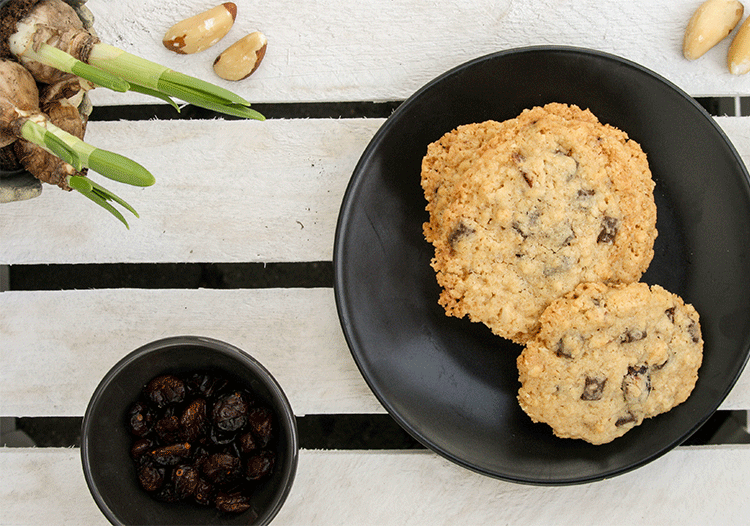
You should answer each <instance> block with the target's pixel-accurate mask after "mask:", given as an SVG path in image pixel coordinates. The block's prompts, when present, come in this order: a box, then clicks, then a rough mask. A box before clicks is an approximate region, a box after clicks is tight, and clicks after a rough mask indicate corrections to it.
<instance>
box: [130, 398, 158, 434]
mask: <svg viewBox="0 0 750 526" xmlns="http://www.w3.org/2000/svg"><path fill="white" fill-rule="evenodd" d="M153 420H154V415H153V414H152V413H151V410H150V409H149V408H148V407H147V406H146V405H145V404H144V403H142V402H136V403H134V404H133V405H132V406H130V409H128V429H129V430H130V432H131V433H132V434H134V435H135V436H138V437H142V436H146V435H147V434H149V432H151V425H152V424H153Z"/></svg>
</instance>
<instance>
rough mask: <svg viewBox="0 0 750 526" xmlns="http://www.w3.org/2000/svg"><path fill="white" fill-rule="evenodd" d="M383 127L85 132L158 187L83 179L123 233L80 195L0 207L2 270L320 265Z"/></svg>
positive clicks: (195, 126) (237, 125)
mask: <svg viewBox="0 0 750 526" xmlns="http://www.w3.org/2000/svg"><path fill="white" fill-rule="evenodd" d="M382 122H383V120H382V119H371V120H370V119H340V120H339V119H319V120H273V121H266V122H258V121H223V120H216V121H214V120H206V121H201V120H195V121H135V122H126V121H119V122H92V123H90V125H89V128H88V131H87V134H86V138H87V140H88V141H89V142H90V143H91V144H95V145H97V146H98V147H100V148H103V149H108V150H112V151H116V152H118V153H120V154H122V155H125V156H126V157H130V158H132V159H133V160H135V161H137V162H139V163H141V164H142V165H144V166H145V167H146V168H147V169H149V170H150V171H151V172H152V173H153V174H154V176H155V177H156V184H155V185H154V186H151V187H148V188H135V187H129V186H126V185H121V184H118V183H116V182H113V181H109V180H106V179H104V178H102V177H101V176H98V175H97V174H91V178H92V179H95V180H96V181H97V182H99V183H100V184H103V185H104V186H105V187H107V188H108V189H110V190H112V191H114V192H115V193H117V194H118V195H120V196H121V197H122V198H123V199H125V200H126V201H128V202H129V203H130V204H131V205H133V207H135V209H136V210H137V211H138V213H139V214H140V217H141V218H140V219H136V218H132V216H130V215H129V214H128V215H129V218H128V221H129V223H130V230H126V229H125V228H124V227H123V226H122V224H121V223H119V222H118V221H116V220H114V219H113V218H112V217H111V216H110V215H109V214H108V213H107V212H105V211H104V210H102V209H100V208H99V207H97V206H94V205H92V204H91V203H89V202H88V201H86V199H85V198H83V197H82V196H80V195H78V194H76V193H68V192H64V191H62V190H60V189H59V188H56V187H49V186H48V187H47V188H45V189H44V192H43V193H42V195H41V196H40V197H38V198H35V199H33V200H31V201H23V202H18V203H8V204H5V205H3V208H2V214H3V220H2V221H0V239H2V250H1V251H0V264H2V263H8V264H13V263H49V262H52V261H57V262H59V263H83V262H91V263H104V262H120V263H123V262H211V261H217V262H279V261H330V260H331V259H332V257H333V235H334V230H335V226H336V219H337V217H338V211H339V207H340V206H341V200H342V198H343V195H344V190H345V189H346V185H347V183H348V181H349V178H350V177H351V174H352V171H353V170H354V167H355V166H356V164H357V161H358V160H359V157H360V156H361V155H362V151H363V150H364V149H365V147H366V146H367V143H368V142H369V141H370V139H371V138H372V136H373V135H374V133H375V131H376V130H377V128H378V127H379V126H380V125H381V124H382ZM417 177H418V174H417ZM53 218H54V220H53ZM131 218H132V219H131Z"/></svg>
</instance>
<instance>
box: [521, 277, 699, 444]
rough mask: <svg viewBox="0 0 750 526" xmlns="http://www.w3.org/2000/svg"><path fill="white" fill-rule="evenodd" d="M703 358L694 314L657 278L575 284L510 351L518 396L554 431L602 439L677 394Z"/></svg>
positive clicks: (684, 393) (681, 395)
mask: <svg viewBox="0 0 750 526" xmlns="http://www.w3.org/2000/svg"><path fill="white" fill-rule="evenodd" d="M702 357H703V339H702V337H701V330H700V324H699V319H698V313H697V312H696V311H695V309H694V308H693V307H692V306H691V305H689V304H685V303H684V302H683V300H682V299H681V298H680V297H679V296H677V295H675V294H672V293H671V292H668V291H666V290H664V289H663V288H661V287H660V286H658V285H653V286H652V287H651V288H649V286H648V285H647V284H645V283H632V284H630V285H619V286H615V287H609V286H607V285H604V284H602V283H588V284H581V285H579V286H578V287H577V288H576V290H575V291H573V292H571V293H569V294H567V295H566V296H565V297H564V298H561V299H558V300H556V301H554V302H552V304H551V305H550V306H549V307H548V308H547V309H546V310H545V311H544V313H543V314H542V317H541V330H540V331H539V334H538V335H537V336H536V337H535V338H534V339H533V340H531V341H530V342H529V343H528V344H527V346H526V348H525V349H524V351H523V352H522V353H521V354H520V355H519V357H518V370H519V379H520V381H521V384H522V386H521V389H520V390H519V392H518V400H519V402H520V404H521V407H522V408H523V410H524V411H525V412H526V413H527V414H528V415H529V416H530V417H531V419H532V420H533V421H534V422H545V423H547V424H549V425H550V426H551V427H552V430H553V431H554V433H555V435H557V436H559V437H562V438H579V439H583V440H586V441H588V442H591V443H592V444H603V443H605V442H609V441H611V440H613V439H615V438H617V437H619V436H621V435H623V434H625V433H626V432H627V431H628V430H630V429H632V428H633V427H634V426H637V425H640V424H641V422H643V419H644V418H650V417H653V416H656V415H658V414H660V413H664V412H666V411H669V410H670V409H671V408H673V407H674V406H676V405H678V404H681V403H682V402H684V401H685V400H686V399H687V398H688V396H689V395H690V393H691V391H692V390H693V387H694V386H695V382H696V380H697V378H698V369H699V368H700V365H701V362H702Z"/></svg>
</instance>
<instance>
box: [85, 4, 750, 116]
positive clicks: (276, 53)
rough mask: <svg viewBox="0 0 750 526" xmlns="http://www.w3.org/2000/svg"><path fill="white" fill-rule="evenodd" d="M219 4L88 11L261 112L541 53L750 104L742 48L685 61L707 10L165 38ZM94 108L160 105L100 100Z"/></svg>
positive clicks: (374, 95) (470, 7)
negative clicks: (696, 18) (230, 58)
mask: <svg viewBox="0 0 750 526" xmlns="http://www.w3.org/2000/svg"><path fill="white" fill-rule="evenodd" d="M215 3H216V2H213V3H212V2H207V1H205V0H190V1H184V0H161V1H160V2H158V3H156V2H143V1H142V0H120V1H118V2H109V1H107V0H90V1H89V2H88V5H89V6H90V8H91V10H92V11H93V12H94V14H95V16H96V25H95V28H96V31H97V32H98V34H99V35H100V36H101V37H102V38H103V39H104V40H105V41H107V42H109V43H111V44H113V45H116V46H119V47H122V48H123V49H125V50H126V51H129V52H132V53H136V54H139V55H141V56H144V57H145V58H148V59H150V60H154V61H156V62H159V63H162V64H164V65H166V66H168V67H171V68H173V69H175V70H177V71H181V72H184V73H187V74H190V75H194V76H197V77H199V78H203V79H205V80H209V81H212V82H216V83H217V84H220V85H222V86H224V87H227V88H229V89H232V90H234V91H236V92H238V93H239V94H241V95H243V96H245V97H246V98H247V99H248V100H250V101H254V102H299V101H343V100H401V99H404V98H406V97H408V96H409V95H411V94H412V93H413V92H414V91H416V90H417V89H419V88H420V87H421V86H423V85H424V84H425V83H427V82H428V81H430V80H432V79H433V78H435V77H436V76H438V75H440V74H442V73H443V72H445V71H447V70H448V69H450V68H452V67H454V66H457V65H459V64H461V63H463V62H465V61H467V60H471V59H473V58H475V57H479V56H482V55H485V54H488V53H493V52H496V51H500V50H505V49H511V48H517V47H525V46H532V45H570V46H579V47H587V48H593V49H598V50H601V51H605V52H609V53H613V54H616V55H620V56H623V57H625V58H628V59H630V60H634V61H635V62H638V63H640V64H642V65H643V66H645V67H647V68H650V69H652V70H654V71H656V72H657V73H659V74H661V75H663V76H665V77H667V78H668V79H670V80H671V81H672V82H674V83H676V84H677V85H678V86H680V87H681V88H682V89H684V90H686V91H687V92H688V93H691V94H692V95H730V94H748V93H750V76H747V75H746V76H741V77H737V76H733V75H731V74H730V73H729V72H728V71H727V67H726V54H727V49H728V47H729V43H730V41H731V39H725V41H723V42H721V43H720V44H719V45H718V46H716V47H715V48H714V49H713V50H711V51H710V52H709V53H707V54H706V55H704V56H703V57H701V58H700V59H699V60H697V61H694V62H690V61H687V60H685V59H684V58H683V56H682V38H683V33H684V28H685V26H686V25H687V22H688V20H689V19H690V16H691V15H692V13H693V11H694V10H695V9H696V8H697V6H698V5H700V4H701V0H689V1H683V0H633V1H630V2H622V1H618V0H604V1H601V0H575V1H573V0H513V1H512V2H511V1H510V0H463V1H460V2H459V1H455V2H448V3H445V2H442V3H436V2H411V1H408V0H390V1H388V2H386V3H384V2H382V1H379V0H358V1H356V2H353V1H346V0H335V1H326V2H320V1H315V2H295V1H293V0H281V1H277V2H252V1H250V0H236V4H237V6H238V14H237V21H236V22H235V25H234V27H233V28H232V30H231V31H230V32H229V34H228V35H227V36H226V37H225V38H224V40H222V41H221V42H219V43H218V44H217V45H216V46H214V47H213V48H209V49H208V50H206V51H204V52H202V53H199V54H195V55H187V56H179V55H176V54H174V53H172V52H170V51H168V50H167V49H166V48H164V47H163V45H162V43H161V39H162V36H163V34H164V32H165V31H166V30H167V28H169V27H170V26H171V25H172V24H173V23H174V22H176V21H177V20H178V19H181V18H183V17H187V16H189V15H191V14H194V13H197V12H199V11H202V10H204V9H207V8H208V7H211V6H213V5H215ZM508 4H510V8H509V9H508V7H507V6H508ZM255 30H261V31H263V32H264V33H265V34H266V35H267V37H268V42H269V43H268V51H267V54H266V57H265V59H264V61H263V63H262V64H261V67H260V68H259V69H258V70H257V71H256V72H255V73H254V74H253V75H252V76H251V77H249V78H248V79H246V80H244V81H241V82H236V83H232V82H226V81H223V80H221V79H220V78H218V77H217V76H216V75H215V74H214V72H213V70H212V67H211V66H212V63H213V61H214V59H215V57H216V56H217V55H218V54H219V53H220V52H221V51H222V50H223V49H225V48H226V47H227V46H229V45H230V44H231V43H232V42H234V41H235V40H237V39H239V38H241V37H242V36H244V35H245V34H246V33H248V32H251V31H255ZM94 100H95V102H96V103H97V104H120V103H130V102H133V101H135V102H143V101H146V102H152V101H153V100H154V99H148V98H144V97H142V96H133V95H132V94H125V95H121V94H115V93H111V92H108V91H105V90H96V93H95V97H94Z"/></svg>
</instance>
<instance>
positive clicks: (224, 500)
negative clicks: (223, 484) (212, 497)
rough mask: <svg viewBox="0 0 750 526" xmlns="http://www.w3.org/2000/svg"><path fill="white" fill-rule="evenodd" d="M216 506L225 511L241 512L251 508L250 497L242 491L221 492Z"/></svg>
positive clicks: (217, 497)
mask: <svg viewBox="0 0 750 526" xmlns="http://www.w3.org/2000/svg"><path fill="white" fill-rule="evenodd" d="M216 508H217V509H218V510H219V511H223V512H225V513H241V512H243V511H247V510H248V509H250V498H249V497H247V496H246V495H243V494H242V493H239V492H236V493H219V494H218V495H216Z"/></svg>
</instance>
